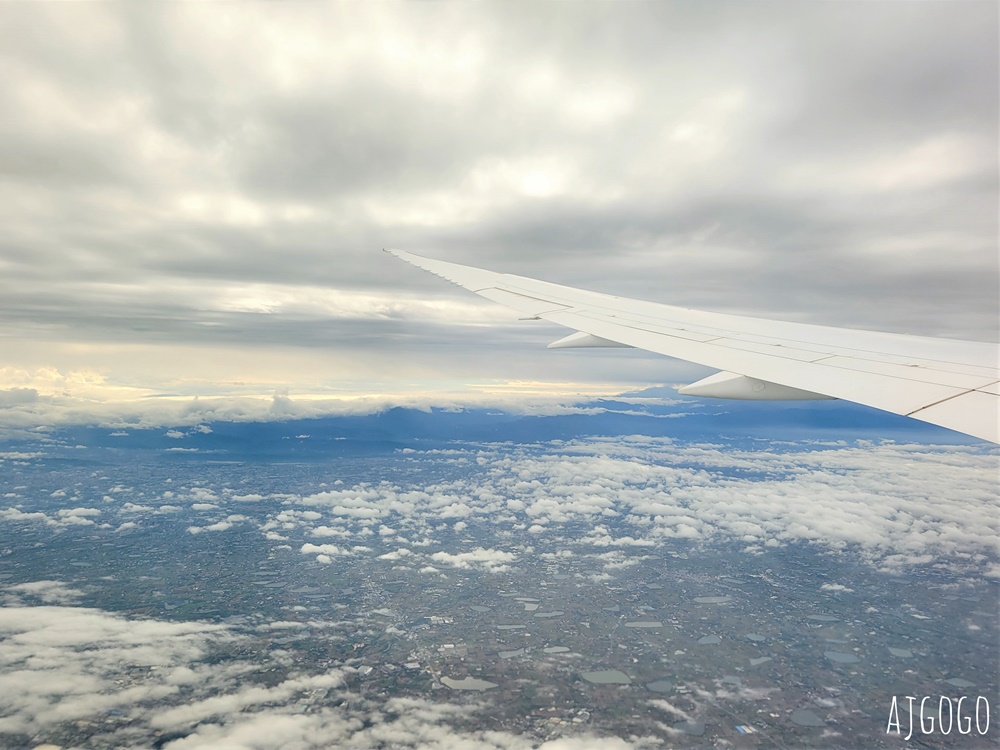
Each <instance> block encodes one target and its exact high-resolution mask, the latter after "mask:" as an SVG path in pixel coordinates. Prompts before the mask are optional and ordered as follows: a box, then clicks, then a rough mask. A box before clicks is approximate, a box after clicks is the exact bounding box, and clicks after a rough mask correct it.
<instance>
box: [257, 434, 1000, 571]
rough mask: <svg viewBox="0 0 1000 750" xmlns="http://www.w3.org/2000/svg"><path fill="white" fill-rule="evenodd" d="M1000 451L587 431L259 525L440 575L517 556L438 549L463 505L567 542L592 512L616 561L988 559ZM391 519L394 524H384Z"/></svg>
mask: <svg viewBox="0 0 1000 750" xmlns="http://www.w3.org/2000/svg"><path fill="white" fill-rule="evenodd" d="M427 460H429V459H427ZM440 460H448V459H447V458H446V457H444V456H442V457H441V459H440ZM997 461H998V457H997V455H996V452H995V451H993V450H990V449H989V448H983V447H934V446H922V445H907V444H896V443H892V442H885V443H881V444H871V443H868V442H864V441H862V442H859V443H857V444H855V445H849V444H840V445H825V446H809V445H807V446H806V447H804V448H803V447H797V446H792V445H788V444H778V445H775V447H774V449H768V448H767V447H762V448H759V449H753V450H747V449H733V448H727V449H724V448H722V447H720V446H718V445H710V444H681V443H677V442H674V441H671V440H670V439H666V438H648V437H642V436H631V437H625V438H614V439H604V438H590V439H584V440H576V441H570V442H560V443H555V444H551V445H538V446H517V447H512V446H504V448H503V449H502V450H498V451H495V452H480V454H479V456H478V461H477V465H478V466H479V471H478V472H477V473H476V474H473V475H467V476H465V477H463V478H461V479H457V480H452V481H449V482H444V483H440V484H429V485H421V486H398V485H393V484H389V483H382V484H379V485H374V486H373V485H357V486H354V487H349V486H344V487H343V488H338V489H336V490H325V491H323V492H320V493H315V494H306V495H303V496H296V497H290V498H286V499H284V500H283V501H282V502H283V505H284V508H283V509H282V510H281V511H280V512H279V513H277V514H275V515H273V516H272V519H273V520H271V521H268V522H267V523H265V524H264V525H263V526H262V528H263V529H264V530H265V531H266V532H270V531H272V530H275V529H279V528H282V527H284V528H286V529H300V530H301V531H302V532H303V533H305V534H307V535H308V536H311V537H320V538H322V537H332V538H336V539H338V543H337V544H336V545H333V544H328V545H317V544H312V543H305V544H304V546H303V547H302V551H303V552H304V553H307V554H320V555H326V556H327V557H328V558H331V559H332V558H334V557H338V556H347V555H351V554H358V551H357V548H354V549H351V548H350V546H349V545H348V542H349V540H350V539H352V538H358V537H366V538H380V539H381V544H383V545H384V546H383V547H382V548H381V550H380V551H379V553H378V556H380V557H381V559H383V560H385V561H387V562H400V561H402V560H403V559H405V558H412V562H413V563H414V564H416V565H418V566H421V567H424V568H428V567H430V568H433V569H434V570H435V571H437V570H439V569H442V568H443V569H447V568H458V569H470V568H480V569H484V570H493V571H502V570H505V569H506V568H507V567H508V566H510V565H512V564H514V563H515V562H516V561H517V560H518V559H519V555H518V552H517V551H515V550H501V549H487V548H484V547H478V548H476V549H473V550H466V551H457V552H452V551H447V550H441V549H440V548H439V549H436V550H435V549H434V542H433V541H432V540H433V539H434V537H435V535H436V534H438V533H440V531H441V530H442V529H444V528H446V527H445V526H442V524H441V521H442V519H446V518H447V517H448V511H449V509H451V508H453V507H454V506H455V505H456V504H458V505H461V506H463V507H465V508H467V509H468V510H469V512H470V515H469V518H470V519H471V518H473V517H474V518H475V519H476V521H475V522H476V523H477V524H483V523H489V524H495V525H497V526H498V527H499V528H504V527H505V526H510V527H512V528H515V529H525V530H527V531H528V532H530V533H531V534H532V536H534V537H546V538H552V539H558V538H562V535H564V534H565V531H566V529H567V528H571V527H572V526H573V525H574V524H583V530H582V531H580V532H576V533H574V534H573V536H572V538H569V539H565V545H564V546H566V547H568V548H569V549H567V552H570V553H571V552H572V548H580V549H581V550H587V549H589V550H594V551H598V552H599V553H601V555H602V556H603V557H605V558H606V559H603V562H602V565H603V566H604V568H605V569H606V570H613V569H614V568H615V567H627V566H631V565H634V564H636V561H637V560H639V559H641V555H642V554H643V553H646V552H647V551H650V550H653V549H655V548H657V547H661V546H663V545H665V544H668V543H670V542H671V540H686V541H688V542H690V543H695V544H702V543H713V542H739V543H741V544H743V545H744V547H745V549H746V550H747V552H748V553H757V552H759V551H760V550H762V549H767V548H774V547H780V546H783V545H787V544H798V543H807V544H811V545H817V546H820V547H824V548H827V549H829V550H832V551H838V550H849V551H850V552H851V554H856V555H859V556H861V557H862V558H863V559H865V560H868V561H869V562H871V563H872V564H874V565H877V566H880V567H883V568H885V569H899V568H900V567H905V566H907V565H921V564H926V563H927V561H928V560H932V561H933V564H935V565H943V566H951V567H954V568H955V569H961V568H968V569H978V570H981V571H987V570H989V569H991V566H992V565H993V564H994V561H995V560H996V558H997V556H998V554H1000V550H998V545H997V542H996V539H997V538H1000V525H998V521H997V518H996V514H995V509H994V498H995V490H996V479H995V477H996V472H997V470H998V463H997ZM314 507H315V508H323V509H324V511H326V512H331V513H333V514H334V515H336V516H337V518H338V522H337V524H336V525H328V524H323V523H317V521H314V520H310V519H308V518H306V517H304V516H302V515H301V513H302V511H303V510H306V511H308V509H310V508H314ZM386 524H391V527H392V528H393V529H394V531H396V533H395V534H393V535H385V534H379V533H378V532H377V529H379V527H380V526H384V525H386ZM453 530H455V531H462V530H463V529H460V528H457V527H454V529H453ZM397 537H398V539H399V541H404V540H406V539H409V540H410V542H409V543H408V545H407V546H406V547H400V546H399V545H398V543H393V541H392V540H393V539H397ZM390 545H391V546H390ZM428 547H430V549H428ZM625 552H628V554H625ZM605 553H607V554H606V555H605ZM428 572H430V571H428ZM836 585H841V584H832V583H831V584H827V586H828V587H832V586H836ZM828 590H831V591H832V590H835V589H833V588H829V589H828Z"/></svg>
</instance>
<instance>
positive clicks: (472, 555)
mask: <svg viewBox="0 0 1000 750" xmlns="http://www.w3.org/2000/svg"><path fill="white" fill-rule="evenodd" d="M430 559H431V560H433V561H434V562H436V563H440V564H442V565H450V566H451V567H453V568H461V569H468V568H483V569H484V570H489V571H491V572H493V573H499V572H501V571H504V570H508V569H509V568H510V565H509V563H512V562H514V561H515V560H517V555H516V554H514V553H513V552H504V551H502V550H497V549H485V548H483V547H477V548H476V549H474V550H472V551H471V552H458V553H455V554H452V553H450V552H443V551H442V552H434V553H433V554H431V555H430Z"/></svg>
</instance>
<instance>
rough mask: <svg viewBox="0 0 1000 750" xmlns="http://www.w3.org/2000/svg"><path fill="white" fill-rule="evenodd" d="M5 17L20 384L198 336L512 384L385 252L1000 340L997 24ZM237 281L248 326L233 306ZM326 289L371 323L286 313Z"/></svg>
mask: <svg viewBox="0 0 1000 750" xmlns="http://www.w3.org/2000/svg"><path fill="white" fill-rule="evenodd" d="M0 17H2V19H3V25H4V28H5V30H6V34H5V45H4V53H3V55H4V60H5V62H6V65H5V66H3V72H0V87H2V89H3V90H4V92H5V96H6V98H7V100H8V101H9V103H10V106H8V107H7V113H6V116H5V118H4V123H3V124H2V125H0V205H2V206H3V208H2V209H0V211H2V218H3V223H2V226H3V229H2V235H0V242H2V244H0V267H2V269H3V272H2V274H0V316H2V318H3V320H4V323H5V325H6V327H7V334H8V337H9V339H12V340H13V342H14V343H15V344H16V345H17V347H19V349H14V350H12V351H14V352H15V354H16V355H17V357H18V358H19V359H18V361H17V362H15V363H14V364H16V365H19V366H28V365H31V366H35V367H37V366H54V367H59V368H66V367H69V366H70V364H69V363H70V362H71V361H73V366H76V365H77V363H78V362H79V361H80V360H81V359H83V360H85V364H86V366H87V367H90V368H92V369H98V370H101V371H114V372H118V371H121V372H122V375H121V377H122V378H123V379H124V380H128V381H129V382H130V384H132V385H136V386H146V385H150V384H151V381H150V379H149V376H148V374H143V373H137V372H133V371H130V367H131V365H130V364H129V361H128V357H129V356H130V355H129V354H128V353H127V352H125V353H123V352H124V350H123V349H121V348H120V347H121V346H127V345H130V344H135V345H142V346H155V347H158V348H159V349H160V350H161V351H162V352H164V353H165V356H164V359H165V360H170V361H173V362H177V361H179V360H181V359H184V358H183V357H181V356H179V350H178V349H177V347H178V346H179V345H180V344H183V343H189V342H193V341H194V342H204V343H205V344H209V345H212V346H214V347H217V348H218V352H213V353H210V354H207V355H206V356H207V359H211V360H212V361H213V362H214V363H215V364H216V365H218V367H220V368H221V367H223V366H224V365H226V363H228V362H230V361H232V360H233V359H234V357H232V356H230V355H231V354H232V353H239V352H249V351H252V350H253V349H254V348H260V349H262V350H267V351H273V350H275V349H276V348H277V347H279V346H285V347H291V348H297V347H306V348H308V347H327V348H329V349H331V350H332V351H338V352H342V353H343V354H344V356H349V357H350V358H351V359H352V361H353V362H354V363H355V367H356V369H358V370H359V371H363V372H365V373H366V375H367V374H370V373H372V372H375V371H377V370H378V369H379V368H380V367H381V362H380V360H379V356H380V354H379V352H382V353H383V354H384V353H385V352H386V350H387V348H388V349H391V348H392V347H395V346H397V345H401V346H402V347H403V348H402V351H405V354H406V356H405V362H404V364H403V365H402V366H401V367H400V368H399V370H400V376H401V377H402V378H403V380H406V379H407V377H408V376H410V380H412V379H413V377H412V376H417V377H425V373H426V372H427V371H428V370H432V369H433V368H435V367H436V368H437V369H439V370H440V368H441V367H442V365H444V364H445V363H458V362H460V361H461V360H462V358H463V357H464V356H465V355H467V354H470V353H471V354H472V355H473V356H475V355H476V354H477V353H481V352H484V351H487V350H492V351H497V352H500V353H501V356H499V357H498V358H497V361H495V362H492V363H491V375H492V376H496V377H500V378H505V377H514V376H519V375H522V374H523V370H522V371H521V372H515V370H514V369H512V368H511V367H509V366H507V364H506V363H508V362H514V361H516V360H518V359H519V356H521V355H522V354H523V352H524V351H525V349H526V345H527V344H528V343H530V335H529V334H523V333H522V331H523V330H524V329H518V332H516V333H515V332H514V330H513V329H509V330H491V331H490V333H489V335H483V334H481V333H479V332H470V331H467V330H466V331H463V330H461V329H454V330H446V329H440V328H435V327H432V326H435V325H440V324H441V323H443V322H445V320H446V318H447V316H439V317H438V318H437V319H429V316H427V315H421V314H419V312H418V313H417V314H414V313H415V308H414V304H404V305H402V306H396V307H395V308H393V303H394V302H395V301H396V300H398V299H399V298H400V297H405V298H407V299H409V300H410V301H411V302H413V301H415V300H417V299H418V298H425V299H428V300H431V301H436V302H441V303H447V304H456V305H461V307H456V308H454V312H455V314H454V315H453V316H452V318H453V319H455V320H461V319H463V317H464V316H467V315H469V310H470V309H475V308H472V307H471V305H472V304H473V303H472V302H469V301H468V300H466V299H465V298H464V297H462V296H460V293H459V292H457V291H456V290H453V289H451V288H450V287H447V286H445V285H441V284H439V283H438V282H437V280H436V279H432V278H424V277H423V276H422V275H420V274H418V273H416V272H414V271H413V270H412V269H409V268H406V267H404V266H402V265H401V264H398V263H396V262H395V261H393V260H392V259H391V258H387V257H385V256H382V255H381V254H380V253H378V252H377V250H378V248H380V247H382V246H396V247H402V248H405V249H409V250H414V251H417V252H425V253H428V254H431V255H437V256H439V257H445V258H448V259H451V260H456V261H459V262H467V263H471V264H481V265H485V266H490V267H493V268H496V269H498V270H506V271H511V272H516V273H521V274H526V275H534V276H539V277H543V278H548V279H551V280H554V281H560V282H563V283H570V284H578V285H581V286H585V287H589V288H597V289H601V290H607V291H611V292H616V293H624V294H628V295H631V296H637V297H641V298H647V299H654V300H662V301H665V302H675V303H678V304H684V305H694V306H703V307H708V308H712V309H725V310H733V311H740V312H752V313H757V314H765V315H773V316H778V317H785V318H793V319H798V320H808V321H813V322H825V323H830V324H834V325H836V324H840V325H850V326H858V327H874V328H883V329H887V330H897V331H910V332H913V333H922V334H928V335H946V336H954V337H965V338H983V339H988V338H995V337H996V333H997V324H996V320H997V317H998V315H997V313H998V308H997V305H998V301H997V300H998V296H1000V295H998V288H997V284H998V273H997V271H998V268H997V257H996V245H997V229H996V203H997V198H998V186H997V170H996V164H997V161H998V158H997V156H998V155H997V140H998V138H997V126H996V123H997V115H998V102H997V100H998V94H997V91H998V74H997V62H996V61H997V40H996V35H995V28H996V24H997V21H998V19H997V8H996V6H995V4H993V3H985V2H984V3H977V2H970V3H963V4H961V5H960V6H955V5H953V4H950V3H938V2H922V3H917V2H906V3H892V4H806V5H803V4H798V3H784V2H766V3H754V4H751V5H747V4H743V3H735V2H734V3H713V4H711V5H710V6H708V7H702V6H698V5H695V4H691V3H644V2H639V3H629V4H628V5H625V6H623V5H620V4H611V3H588V4H585V5H570V6H563V5H553V6H538V5H536V4H531V5H528V4H523V3H493V4H477V5H457V6H435V5H430V6H424V5H412V6H381V5H373V6H370V5H357V4H338V5H329V6H314V5H306V6H299V5H289V6H285V5H282V6H274V5H252V4H251V5H242V6H216V5H208V6H198V5H193V6H189V5H146V4H142V5H135V6H122V5H96V6H95V5H85V6H28V5H14V6H9V7H4V8H3V9H2V10H0ZM112 60H113V61H114V64H110V63H109V61H112ZM240 285H243V286H247V285H252V286H255V287H256V295H257V297H258V298H259V299H260V300H264V302H265V303H268V302H269V304H265V306H264V308H263V309H259V310H257V311H254V312H251V311H247V310H234V309H233V308H232V306H231V305H230V306H228V307H227V304H228V303H229V302H231V295H230V296H229V297H227V296H226V295H227V293H228V292H231V291H232V290H233V288H234V287H238V286H240ZM323 291H325V293H326V294H327V295H328V296H329V298H330V299H331V300H336V299H337V298H338V296H339V297H350V296H351V295H357V294H366V295H369V296H370V297H371V298H372V299H373V300H375V301H373V302H371V304H370V305H369V308H370V309H376V308H378V307H379V305H381V306H382V309H383V310H387V311H388V312H387V313H384V314H380V315H374V316H373V315H369V314H367V313H365V312H364V311H359V310H358V309H342V310H340V312H337V311H335V310H329V309H328V310H325V311H322V310H316V309H313V310H312V311H311V313H309V314H303V313H302V311H301V310H298V311H296V310H295V309H294V306H290V305H289V303H288V299H289V298H294V297H296V296H297V295H301V296H306V297H309V296H313V297H315V296H316V295H317V294H320V293H321V292H323ZM275 299H284V300H285V302H284V303H283V304H277V305H276V304H274V300H275ZM227 301H228V302H227ZM479 309H485V308H479ZM445 339H450V340H451V341H452V342H454V343H455V344H456V346H454V347H453V348H447V347H446V348H435V349H432V348H431V345H430V342H431V341H432V340H437V341H444V340H445ZM39 341H43V342H45V344H46V346H45V348H44V349H41V348H40V347H38V346H36V345H35V342H39ZM407 341H410V342H413V343H414V346H412V347H410V348H407V347H406V344H405V342H407ZM71 342H74V343H80V342H85V343H87V344H88V345H90V346H91V347H92V348H91V349H90V350H89V351H90V353H89V354H88V355H87V356H86V357H84V356H83V355H82V354H81V352H80V350H79V349H72V348H71V347H70V346H69V344H70V343H71ZM400 342H403V343H402V344H401V343H400ZM21 350H23V351H21ZM397 351H399V350H397ZM167 353H171V354H172V355H173V356H166V354H167ZM131 356H133V358H134V355H131ZM237 358H238V357H237ZM466 358H467V357H466ZM521 361H522V364H524V365H527V363H528V362H529V361H531V362H533V366H534V367H535V368H537V370H536V372H538V373H539V375H540V377H551V378H552V379H558V378H564V377H565V371H564V370H560V368H559V367H558V366H556V365H552V364H551V359H550V360H546V359H545V358H544V357H543V356H538V357H535V358H534V359H533V360H526V359H522V360H521ZM173 368H174V370H175V373H174V374H175V375H177V376H179V377H188V376H191V375H196V376H198V377H201V378H202V379H204V380H212V379H213V378H214V377H216V376H215V375H212V374H209V371H208V368H207V367H206V363H205V362H204V361H199V362H192V361H190V359H187V360H186V364H184V365H183V366H182V365H178V364H174V365H173ZM230 369H231V370H232V369H233V367H230ZM302 369H303V368H301V367H296V366H293V365H291V364H289V365H288V366H287V367H286V368H285V373H286V378H287V382H288V383H290V384H292V385H295V384H296V383H297V381H296V377H298V373H300V372H301V371H302ZM596 369H600V368H596ZM607 371H608V370H607V369H605V370H604V372H607ZM243 376H244V377H243V379H246V378H247V377H249V376H248V375H247V374H246V372H245V370H244V373H243ZM596 377H604V374H603V373H602V374H600V375H597V376H596ZM229 379H237V377H236V376H235V374H233V373H231V377H230V378H229ZM2 385H3V384H2V383H0V386H2ZM153 387H154V388H159V387H160V386H159V385H153Z"/></svg>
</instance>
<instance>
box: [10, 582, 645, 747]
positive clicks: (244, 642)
mask: <svg viewBox="0 0 1000 750" xmlns="http://www.w3.org/2000/svg"><path fill="white" fill-rule="evenodd" d="M5 592H6V596H7V597H8V601H7V602H6V606H4V607H3V608H0V733H15V734H17V733H24V734H31V735H37V736H41V737H44V736H46V735H47V733H48V732H50V731H52V730H55V729H57V728H58V727H60V726H61V725H68V724H69V723H71V722H75V721H79V720H91V719H92V717H94V716H105V715H106V714H107V712H108V711H111V710H112V709H115V710H117V711H118V712H121V720H120V721H119V722H118V723H117V724H116V723H115V722H104V723H103V724H99V725H95V727H96V728H94V729H93V730H92V731H94V732H96V734H95V735H94V736H93V737H92V740H93V741H95V742H97V743H99V744H102V745H104V746H114V747H124V746H139V745H146V744H148V742H149V738H151V737H156V736H158V735H162V733H164V732H168V733H169V732H177V733H179V734H181V735H185V736H183V738H180V739H174V740H172V741H170V742H168V743H167V745H166V747H167V748H170V749H171V750H195V749H202V748H204V749H206V750H207V748H219V747H226V748H230V749H231V750H320V749H321V748H329V747H351V748H356V750H376V749H377V748H384V747H394V748H400V749H401V750H417V749H418V748H419V749H420V750H531V749H533V748H540V749H544V750H598V749H600V750H640V748H650V747H653V746H654V744H653V743H652V742H651V741H642V740H634V741H631V742H627V741H625V740H620V739H615V738H596V737H593V736H587V735H584V736H579V737H565V738H562V739H558V740H553V741H550V742H538V741H534V740H531V739H529V738H526V737H522V736H519V735H517V734H513V733H510V732H504V731H478V730H474V729H469V728H467V727H468V726H469V725H470V723H471V722H474V721H475V716H476V714H477V713H478V712H479V711H480V710H482V709H483V707H482V706H480V705H478V704H475V703H468V704H465V705H456V704H452V703H448V702H437V701H432V700H425V699H421V698H411V697H397V698H389V699H386V700H380V699H378V698H376V697H365V696H362V695H360V694H358V693H352V692H349V691H348V687H347V686H346V684H345V677H346V676H347V675H348V674H350V673H351V671H352V670H351V669H349V668H340V667H335V668H328V669H325V670H322V671H317V672H315V673H311V674H305V673H298V674H288V675H287V676H286V677H285V678H284V679H281V680H279V681H278V682H276V683H273V684H266V685H265V684H255V678H254V675H255V674H258V673H263V672H265V671H266V670H269V669H281V668H282V664H281V659H280V654H279V655H274V657H273V658H272V654H270V653H269V652H268V648H267V642H266V641H260V640H255V638H256V636H254V635H253V634H251V633H241V632H238V631H237V630H235V629H234V628H233V627H230V626H224V625H216V624H209V623H201V622H165V621H161V620H154V619H134V618H126V617H123V616H120V615H116V614H112V613H109V612H105V611H102V610H99V609H81V608H76V607H67V606H27V605H26V603H25V601H24V600H23V599H22V597H28V598H37V597H42V598H44V597H52V596H56V597H67V596H71V595H70V592H71V589H69V588H68V587H66V586H65V585H64V584H62V583H60V582H58V581H38V582H33V583H29V584H20V585H18V586H14V587H7V588H6V589H5ZM321 624H322V623H310V625H317V626H319V625H321ZM292 625H296V626H301V625H302V624H301V623H271V624H270V626H269V627H268V628H265V630H270V629H274V628H278V629H284V628H279V627H278V626H292ZM233 647H238V648H237V652H238V653H241V654H242V656H241V657H239V658H238V659H236V660H233V659H229V660H226V661H222V662H218V661H211V660H210V657H211V656H212V655H213V654H214V653H216V652H217V650H218V649H223V650H231V649H232V648H233ZM303 702H305V703H308V704H309V705H310V711H309V712H308V713H303V712H302V705H303ZM334 706H335V707H334Z"/></svg>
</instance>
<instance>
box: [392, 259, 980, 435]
mask: <svg viewBox="0 0 1000 750" xmlns="http://www.w3.org/2000/svg"><path fill="white" fill-rule="evenodd" d="M387 252H390V253H392V254H393V255H395V256H396V257H398V258H401V259H402V260H405V261H407V262H408V263H412V264H413V265H415V266H418V267H420V268H423V269H425V270H427V271H430V272H431V273H433V274H436V275H438V276H441V277H442V278H445V279H447V280H448V281H452V282H454V283H455V284H458V285H459V286H462V287H465V288H466V289H468V290H470V291H472V292H475V293H476V294H478V295H480V296H482V297H486V298H487V299H489V300H493V301H494V302H499V303H501V304H503V305H506V306H508V307H511V308H513V309H514V310H516V311H518V312H519V313H521V315H522V317H524V318H527V319H532V320H533V319H541V320H548V321H551V322H553V323H558V324H559V325H562V326H565V327H567V328H571V329H573V330H574V331H576V333H573V334H570V335H569V336H567V337H565V338H563V339H560V340H559V341H556V342H553V343H552V344H550V345H549V347H550V348H568V347H590V346H625V347H636V348H639V349H645V350H647V351H651V352H656V353H658V354H665V355H667V356H669V357H677V358H678V359H684V360H687V361H689V362H696V363H698V364H701V365H707V366H708V367H714V368H716V369H718V370H720V372H718V373H716V374H714V375H711V376H709V377H707V378H705V379H704V380H700V381H698V382H697V383H693V384H691V385H689V386H685V387H684V388H681V389H680V392H681V393H685V394H690V395H697V396H711V397H719V398H742V399H755V400H788V399H821V398H839V399H844V400H846V401H854V402H856V403H859V404H864V405H866V406H872V407H874V408H876V409H882V410H884V411H888V412H892V413H893V414H903V415H906V416H908V417H913V418H914V419H920V420H922V421H924V422H930V423H931V424H936V425H940V426H942V427H947V428H949V429H952V430H957V431H958V432H963V433H966V434H968V435H973V436H975V437H978V438H981V439H983V440H987V441H990V442H993V443H1000V347H998V345H997V344H989V343H983V342H978V341H956V340H951V339H936V338H926V337H921V336H908V335H904V334H896V333H879V332H876V331H860V330H852V329H847V328H832V327H828V326H817V325H809V324H804V323H788V322H781V321H774V320H765V319H763V318H751V317H745V316H741V315H726V314H722V313H713V312H704V311H699V310H689V309H686V308H682V307H673V306H671V305H662V304H658V303H654V302H643V301H640V300H633V299H629V298H627V297H616V296H613V295H610V294H600V293H598V292H589V291H585V290H583V289H575V288H573V287H568V286H561V285H559V284H551V283H549V282H546V281H539V280H537V279H530V278H526V277H523V276H514V275H512V274H503V273H495V272H493V271H486V270H484V269H481V268H473V267H471V266H463V265H459V264H457V263H447V262H445V261H441V260H432V259H430V258H423V257H421V256H419V255H414V254H413V253H407V252H404V251H401V250H389V251H387Z"/></svg>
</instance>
